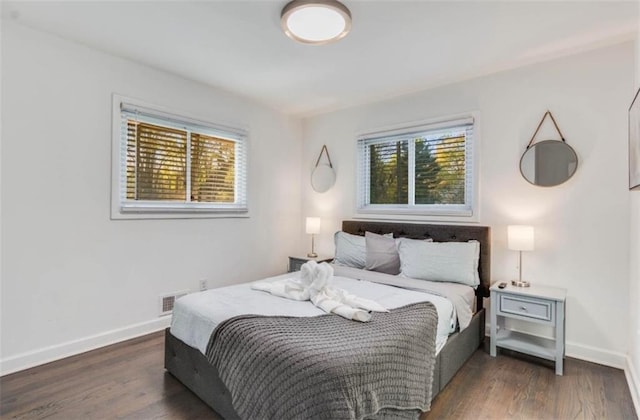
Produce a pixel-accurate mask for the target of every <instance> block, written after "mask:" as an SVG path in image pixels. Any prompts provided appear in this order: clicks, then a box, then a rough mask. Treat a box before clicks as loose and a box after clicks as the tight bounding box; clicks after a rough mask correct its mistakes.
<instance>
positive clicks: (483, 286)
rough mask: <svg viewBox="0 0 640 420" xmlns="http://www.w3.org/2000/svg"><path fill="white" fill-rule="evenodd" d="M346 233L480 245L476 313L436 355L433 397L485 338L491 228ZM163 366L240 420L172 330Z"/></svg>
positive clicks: (355, 227)
mask: <svg viewBox="0 0 640 420" xmlns="http://www.w3.org/2000/svg"><path fill="white" fill-rule="evenodd" d="M342 231H343V232H347V233H349V234H353V235H361V236H363V235H364V234H365V232H372V233H376V234H381V235H382V234H389V233H392V234H393V236H394V237H396V238H399V237H404V238H411V239H428V238H430V239H432V240H433V241H435V242H467V241H470V240H475V241H478V242H479V244H480V255H479V263H478V273H479V281H480V284H479V285H478V286H477V288H476V289H475V297H476V302H475V313H474V314H473V316H472V317H471V320H470V322H469V325H468V326H467V328H465V329H464V330H463V331H461V332H460V331H458V332H454V333H453V334H451V335H449V336H448V338H447V340H446V344H444V346H443V347H442V348H441V350H440V351H439V352H438V353H437V356H436V358H435V367H434V373H433V382H432V384H431V386H432V395H433V397H435V396H436V395H437V394H438V393H439V392H440V391H441V390H442V389H443V388H444V387H445V386H446V384H447V383H448V382H449V381H450V380H451V378H452V377H453V376H454V375H455V373H456V372H457V371H458V369H460V367H461V366H462V365H463V364H464V363H465V361H466V360H467V359H468V358H469V357H470V356H471V355H472V354H473V353H474V352H475V351H476V349H477V348H478V347H479V346H480V344H481V343H482V341H483V339H484V336H485V310H484V308H483V298H485V297H488V296H489V286H490V260H491V258H490V229H489V228H488V227H484V226H463V225H430V224H413V223H392V222H370V221H344V222H343V223H342ZM165 368H166V369H167V370H168V371H169V372H170V373H171V374H172V375H173V376H174V377H176V378H177V379H178V380H179V381H180V382H182V383H183V384H184V385H185V386H186V387H187V388H189V389H190V390H191V391H192V392H194V393H195V394H196V395H197V396H198V397H200V398H201V399H202V400H203V401H204V402H205V403H207V404H208V405H209V406H210V407H211V408H213V409H214V410H215V411H216V412H217V413H218V414H219V415H221V416H222V417H223V418H225V419H239V418H240V417H239V415H238V413H237V412H236V410H235V409H234V407H233V405H232V402H231V396H230V393H229V390H228V389H227V387H226V386H225V385H224V383H223V382H222V380H221V378H220V373H219V372H218V370H217V369H216V368H215V367H214V366H213V365H212V364H211V363H210V362H209V361H208V360H207V358H206V357H205V356H204V355H203V353H202V351H201V350H199V349H198V348H195V346H192V345H188V344H185V342H183V341H182V340H180V339H178V338H176V337H175V336H174V335H173V334H172V332H171V330H170V329H167V330H166V332H165Z"/></svg>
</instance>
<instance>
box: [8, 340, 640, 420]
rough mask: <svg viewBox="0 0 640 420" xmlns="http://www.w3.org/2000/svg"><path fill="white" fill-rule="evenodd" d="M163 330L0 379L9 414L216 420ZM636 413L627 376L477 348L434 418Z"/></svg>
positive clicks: (570, 362)
mask: <svg viewBox="0 0 640 420" xmlns="http://www.w3.org/2000/svg"><path fill="white" fill-rule="evenodd" d="M163 350H164V335H163V333H161V332H160V333H155V334H150V335H147V336H144V337H140V338H137V339H134V340H130V341H127V342H123V343H119V344H115V345H113V346H109V347H105V348H102V349H99V350H95V351H92V352H88V353H85V354H81V355H78V356H74V357H70V358H67V359H64V360H60V361H57V362H53V363H49V364H47V365H43V366H39V367H36V368H33V369H29V370H26V371H23V372H18V373H15V374H12V375H7V376H4V377H2V378H0V403H1V405H0V417H1V418H3V419H9V418H20V419H44V418H47V419H112V418H124V419H219V417H218V416H217V415H216V414H215V413H214V412H213V411H212V410H211V409H210V408H209V407H207V406H206V405H205V404H204V403H203V402H201V401H200V400H199V399H198V398H197V397H196V396H194V395H193V394H192V393H191V392H189V391H188V390H187V389H186V388H185V387H183V386H182V385H181V384H180V383H179V382H178V381H177V380H176V379H174V378H173V377H172V376H171V375H170V374H168V373H166V372H165V370H164V368H163V363H164V362H163V357H164V354H163ZM443 418H447V419H608V420H616V419H635V418H637V416H636V413H635V411H634V408H633V403H632V401H631V395H630V393H629V389H628V387H627V383H626V380H625V377H624V373H623V372H622V371H620V370H617V369H613V368H609V367H605V366H600V365H597V364H593V363H588V362H583V361H579V360H575V359H566V361H565V375H564V376H556V375H555V374H554V371H553V369H552V368H551V367H550V365H545V362H541V361H539V360H537V359H531V358H527V357H525V356H522V355H517V354H513V353H510V354H509V355H507V353H505V352H503V353H502V354H501V355H499V356H498V357H497V358H492V357H490V356H489V355H488V354H487V352H486V350H478V351H477V352H476V353H475V354H474V355H473V357H472V358H471V359H470V360H469V361H468V362H467V364H466V365H465V366H464V367H463V368H462V369H461V370H460V372H458V374H457V375H456V376H455V377H454V378H453V380H452V382H451V383H450V384H449V385H448V386H447V388H446V389H445V390H444V391H443V392H442V393H441V394H440V395H439V396H438V397H437V398H436V399H435V401H434V402H433V404H432V407H431V412H429V413H426V414H424V415H423V416H422V418H421V419H422V420H427V419H429V420H432V419H443Z"/></svg>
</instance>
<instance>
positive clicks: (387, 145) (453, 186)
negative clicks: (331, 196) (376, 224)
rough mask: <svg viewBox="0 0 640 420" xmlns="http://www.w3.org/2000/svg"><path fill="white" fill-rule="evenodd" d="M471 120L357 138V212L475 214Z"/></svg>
mask: <svg viewBox="0 0 640 420" xmlns="http://www.w3.org/2000/svg"><path fill="white" fill-rule="evenodd" d="M473 134H474V119H473V118H472V117H468V118H463V119H456V120H453V121H444V122H438V123H432V124H426V125H421V126H417V127H416V126H413V127H407V128H400V129H397V130H393V131H384V132H376V133H370V134H366V135H363V136H361V137H360V138H359V139H358V158H359V159H358V160H359V162H358V196H359V197H358V211H359V212H360V213H378V214H384V213H392V214H416V215H428V216H464V217H470V216H473V210H474V204H473V203H474V183H475V177H474V165H473V164H474V153H473Z"/></svg>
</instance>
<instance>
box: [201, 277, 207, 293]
mask: <svg viewBox="0 0 640 420" xmlns="http://www.w3.org/2000/svg"><path fill="white" fill-rule="evenodd" d="M204 290H207V281H206V280H200V291H201V292H202V291H204Z"/></svg>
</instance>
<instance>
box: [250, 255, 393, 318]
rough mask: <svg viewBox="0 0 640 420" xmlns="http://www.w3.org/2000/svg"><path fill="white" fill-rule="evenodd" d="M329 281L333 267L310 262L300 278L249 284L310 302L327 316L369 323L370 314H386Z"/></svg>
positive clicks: (367, 300) (275, 294) (285, 296)
mask: <svg viewBox="0 0 640 420" xmlns="http://www.w3.org/2000/svg"><path fill="white" fill-rule="evenodd" d="M332 280H333V267H331V266H330V265H329V264H327V263H321V264H318V263H316V262H315V261H309V262H307V263H305V264H303V265H302V267H301V268H300V277H299V278H293V279H291V278H289V279H283V280H277V281H274V282H268V281H257V282H255V283H252V284H251V288H252V289H255V290H261V291H263V292H268V293H271V294H272V295H274V296H280V297H283V298H287V299H293V300H303V301H304V300H310V301H311V303H313V304H314V305H315V306H317V307H318V308H320V309H322V310H323V311H325V312H327V313H334V314H336V315H340V316H341V317H344V318H347V319H352V320H354V321H360V322H367V321H369V320H370V319H371V314H370V313H369V312H370V311H373V312H389V311H388V310H387V308H385V307H383V306H382V305H380V304H378V303H377V302H374V301H372V300H369V299H364V298H360V297H358V296H355V295H352V294H350V293H348V292H346V291H344V290H342V289H338V288H335V287H331V283H332Z"/></svg>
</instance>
